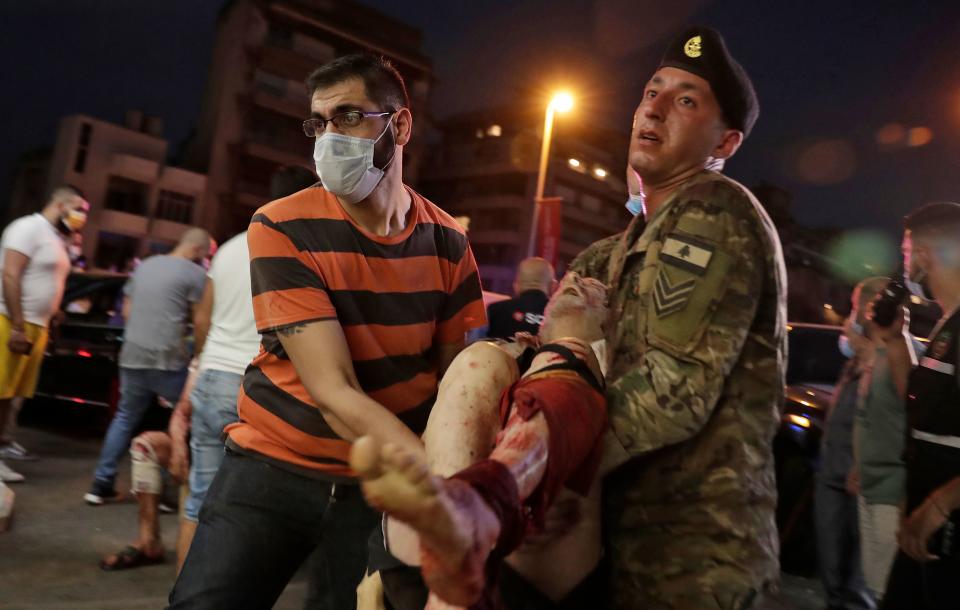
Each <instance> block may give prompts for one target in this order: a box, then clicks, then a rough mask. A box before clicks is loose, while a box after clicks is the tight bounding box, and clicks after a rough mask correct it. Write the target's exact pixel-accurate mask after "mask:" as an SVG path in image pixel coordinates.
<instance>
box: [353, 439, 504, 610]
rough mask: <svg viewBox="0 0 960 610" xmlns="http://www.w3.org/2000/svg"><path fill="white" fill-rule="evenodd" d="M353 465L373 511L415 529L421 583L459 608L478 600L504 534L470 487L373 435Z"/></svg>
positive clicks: (359, 445) (362, 442)
mask: <svg viewBox="0 0 960 610" xmlns="http://www.w3.org/2000/svg"><path fill="white" fill-rule="evenodd" d="M350 467H351V468H353V470H354V471H355V472H356V473H357V474H358V475H359V476H360V478H361V480H362V487H363V494H364V496H365V497H366V499H367V502H369V503H370V505H371V506H373V507H374V508H376V509H378V510H380V511H383V512H386V513H388V514H389V515H390V516H391V517H394V518H396V519H398V520H400V521H403V522H405V523H406V524H407V525H409V526H410V527H412V528H413V529H414V530H416V532H417V534H419V536H420V559H421V566H422V567H421V570H422V572H423V579H424V581H425V582H426V583H427V586H428V587H430V590H431V591H433V592H434V593H435V594H436V595H437V596H438V597H440V598H441V599H443V600H444V601H446V602H448V603H451V604H457V605H460V606H469V605H470V604H472V603H474V602H475V601H477V600H478V599H479V598H480V594H481V593H482V592H483V587H484V584H485V582H484V567H485V564H486V560H487V557H488V556H489V554H490V551H491V550H492V549H493V546H494V544H495V543H496V541H497V536H498V535H499V533H500V524H499V523H498V522H497V519H496V516H495V515H494V514H493V511H491V510H490V508H489V507H488V506H487V505H486V504H485V503H484V502H483V500H482V499H481V498H480V495H479V494H478V493H477V492H476V491H475V490H474V489H473V488H472V487H471V486H470V485H468V484H467V483H464V482H463V481H459V480H456V479H443V478H440V477H437V476H434V475H432V474H431V473H430V471H429V469H428V468H427V465H426V462H424V461H421V460H419V459H417V458H416V457H415V456H413V455H411V454H409V453H407V452H406V451H404V450H403V449H401V448H400V447H397V446H396V445H393V444H390V443H387V444H384V445H383V447H379V446H378V444H377V442H376V441H375V440H374V439H373V438H371V437H363V438H361V439H358V440H357V441H356V442H355V443H354V444H353V447H352V448H351V450H350Z"/></svg>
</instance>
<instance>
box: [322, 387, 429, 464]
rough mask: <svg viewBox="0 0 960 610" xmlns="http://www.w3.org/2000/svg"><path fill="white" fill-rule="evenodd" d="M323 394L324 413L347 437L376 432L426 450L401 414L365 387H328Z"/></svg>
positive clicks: (382, 437) (383, 439)
mask: <svg viewBox="0 0 960 610" xmlns="http://www.w3.org/2000/svg"><path fill="white" fill-rule="evenodd" d="M317 394H320V393H319V392H318V393H317ZM311 396H313V393H312V392H311ZM321 396H322V400H317V396H314V400H317V404H319V405H321V406H320V413H321V415H323V417H324V419H326V420H327V423H328V424H330V427H331V428H333V430H334V432H336V433H337V434H339V435H340V436H342V437H343V438H344V440H348V441H351V442H352V441H354V440H356V439H358V438H360V437H361V436H372V437H374V438H376V439H377V440H378V441H380V442H381V443H385V442H389V443H394V444H397V445H400V446H402V447H404V448H406V449H408V450H410V451H416V452H418V453H420V452H422V451H423V443H422V442H421V441H420V438H419V437H418V436H417V435H416V434H414V433H413V431H412V430H410V428H408V427H407V426H406V424H404V423H403V422H402V421H400V418H399V417H397V416H396V415H394V414H393V413H391V412H390V411H389V410H387V408H386V407H384V406H383V405H381V404H380V403H378V402H377V401H375V400H373V399H372V398H370V397H369V396H367V395H366V394H364V393H363V392H362V391H360V390H358V389H355V388H353V387H350V386H344V387H342V388H339V389H335V390H329V389H328V390H327V391H326V392H324V393H323V394H322V395H321Z"/></svg>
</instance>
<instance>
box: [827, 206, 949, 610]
mask: <svg viewBox="0 0 960 610" xmlns="http://www.w3.org/2000/svg"><path fill="white" fill-rule="evenodd" d="M903 255H904V280H903V282H902V284H900V285H899V286H898V282H891V280H890V278H885V277H872V278H867V279H865V280H863V281H861V282H860V283H859V284H858V285H857V286H856V287H855V289H854V291H853V295H852V303H851V305H852V307H851V313H850V316H849V318H848V319H847V320H846V322H845V323H844V333H843V336H842V337H841V345H840V348H841V350H842V351H843V352H844V354H845V355H846V356H847V357H848V358H849V360H848V361H847V363H846V365H845V368H844V370H843V373H842V375H841V377H840V379H839V380H838V383H837V388H836V392H835V394H834V401H833V404H832V406H831V411H830V415H829V419H828V422H827V429H826V434H825V437H824V444H823V449H822V456H821V457H822V463H821V468H820V471H819V473H818V481H817V489H816V524H817V541H818V550H819V556H820V557H819V560H820V567H821V574H822V578H823V585H824V589H825V591H826V593H827V598H828V602H829V604H830V607H831V608H845V609H846V608H850V609H853V608H867V609H869V608H875V607H881V608H948V607H950V606H951V605H955V603H956V602H955V601H953V600H954V597H955V596H954V594H953V593H952V587H953V584H952V582H951V575H953V576H954V577H955V575H956V574H958V573H960V572H958V569H960V563H958V557H960V553H958V548H957V541H956V539H955V536H956V534H955V533H954V532H955V531H956V527H957V523H958V521H960V520H958V519H957V500H958V498H960V460H958V455H960V454H958V451H957V450H958V449H960V435H958V434H957V433H958V432H960V427H958V425H957V424H960V416H958V411H957V404H958V403H957V402H956V398H955V397H956V392H957V390H958V388H960V384H958V381H957V379H955V377H956V361H957V358H958V355H960V354H958V352H957V350H958V349H960V347H958V345H957V344H956V343H955V340H956V334H957V332H958V330H960V329H958V328H957V324H958V323H960V315H958V306H960V281H958V280H960V205H957V204H955V203H932V204H928V205H926V206H923V207H921V208H920V209H918V210H917V211H915V212H913V213H912V214H910V215H909V216H907V218H906V219H905V220H904V236H903ZM898 289H899V290H898ZM906 290H909V293H912V294H913V295H914V296H916V297H919V298H922V299H926V300H931V301H934V302H936V303H937V304H938V305H939V306H940V309H941V310H942V311H943V312H944V315H943V317H942V318H941V320H940V322H939V323H938V324H937V326H936V327H935V328H934V329H933V331H932V333H931V334H930V337H929V341H921V340H920V339H918V338H917V337H914V336H913V335H912V334H911V333H910V325H909V316H907V315H906V312H905V311H904V310H903V307H902V306H901V305H900V302H899V299H898V298H897V297H898V295H899V294H902V295H904V296H905V295H906V294H907V292H906ZM891 304H893V305H895V307H894V308H893V309H890V305H891ZM881 308H886V309H887V310H888V311H890V312H892V314H893V315H886V314H881V313H880V312H881Z"/></svg>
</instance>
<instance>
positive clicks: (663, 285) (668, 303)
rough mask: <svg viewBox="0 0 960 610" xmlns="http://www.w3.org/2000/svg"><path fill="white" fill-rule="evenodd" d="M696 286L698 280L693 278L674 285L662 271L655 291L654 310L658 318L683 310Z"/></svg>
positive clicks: (658, 275)
mask: <svg viewBox="0 0 960 610" xmlns="http://www.w3.org/2000/svg"><path fill="white" fill-rule="evenodd" d="M696 285H697V278H693V277H691V278H689V279H686V280H682V281H679V282H677V283H673V282H671V281H670V278H669V277H667V274H666V272H665V271H664V270H663V269H661V270H660V273H658V274H657V283H656V286H654V289H653V309H654V311H656V312H657V316H658V317H660V318H662V317H664V316H669V315H670V314H672V313H676V312H678V311H680V310H681V309H683V308H684V306H685V305H686V304H687V299H689V298H690V293H692V292H693V289H694V287H695V286H696Z"/></svg>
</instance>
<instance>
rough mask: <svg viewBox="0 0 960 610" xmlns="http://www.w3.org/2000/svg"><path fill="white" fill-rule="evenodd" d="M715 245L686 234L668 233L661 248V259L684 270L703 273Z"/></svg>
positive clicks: (698, 273)
mask: <svg viewBox="0 0 960 610" xmlns="http://www.w3.org/2000/svg"><path fill="white" fill-rule="evenodd" d="M714 249H715V248H714V247H713V246H712V245H711V244H708V243H707V242H704V241H700V240H699V239H696V238H693V237H688V236H686V235H677V234H673V235H668V236H667V239H666V241H664V242H663V247H662V248H661V249H660V260H662V261H663V262H665V263H667V264H670V265H673V266H674V267H679V268H680V269H683V270H684V271H689V272H690V273H696V274H697V275H703V274H704V272H705V271H706V270H707V265H709V264H710V259H711V258H713V251H714Z"/></svg>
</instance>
